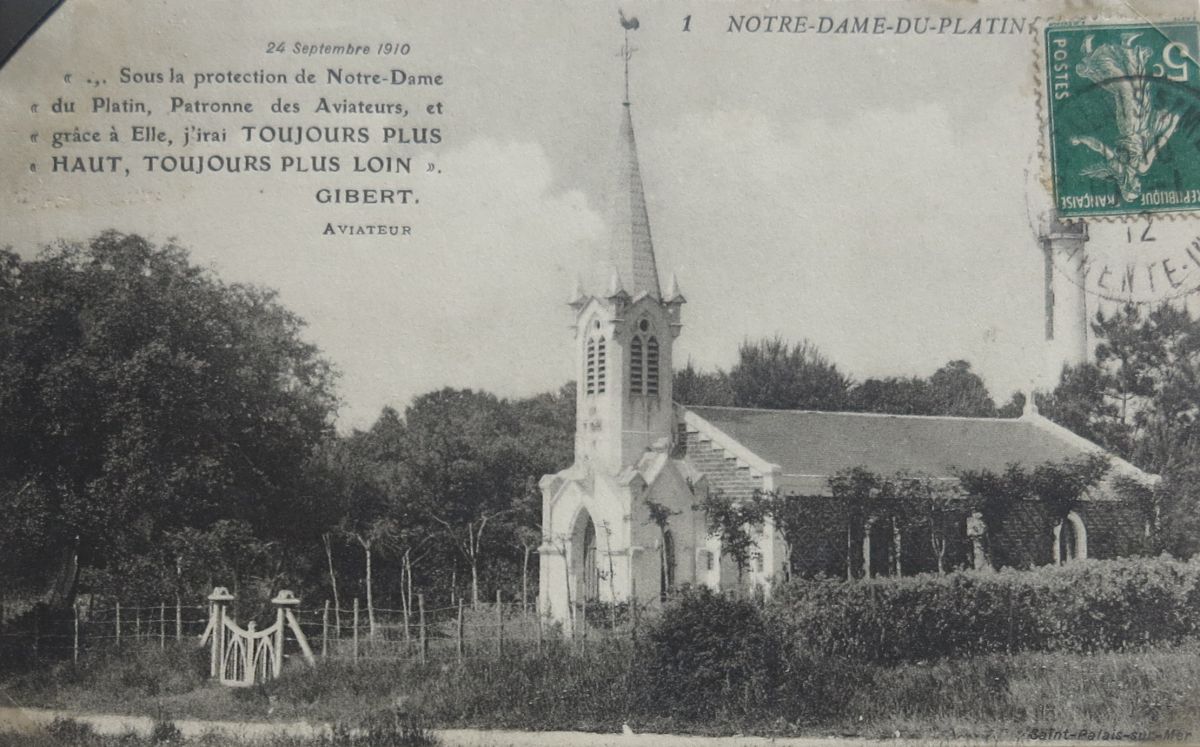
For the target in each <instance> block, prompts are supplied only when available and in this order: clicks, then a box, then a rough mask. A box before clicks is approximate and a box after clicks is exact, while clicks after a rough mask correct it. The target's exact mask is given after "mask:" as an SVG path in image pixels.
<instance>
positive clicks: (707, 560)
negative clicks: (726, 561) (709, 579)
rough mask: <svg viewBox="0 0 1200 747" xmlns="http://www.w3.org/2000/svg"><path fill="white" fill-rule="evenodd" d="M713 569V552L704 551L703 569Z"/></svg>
mask: <svg viewBox="0 0 1200 747" xmlns="http://www.w3.org/2000/svg"><path fill="white" fill-rule="evenodd" d="M712 569H713V554H712V551H711V550H705V551H704V570H706V571H711V570H712Z"/></svg>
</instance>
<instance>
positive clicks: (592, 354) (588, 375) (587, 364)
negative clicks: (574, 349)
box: [584, 337, 596, 394]
mask: <svg viewBox="0 0 1200 747" xmlns="http://www.w3.org/2000/svg"><path fill="white" fill-rule="evenodd" d="M584 370H585V374H584V376H585V379H586V381H587V384H586V386H585V388H584V389H585V391H586V392H587V393H588V394H595V393H596V340H595V338H591V337H589V338H588V341H587V353H586V358H585V360H584Z"/></svg>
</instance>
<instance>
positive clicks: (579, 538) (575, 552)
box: [567, 506, 600, 603]
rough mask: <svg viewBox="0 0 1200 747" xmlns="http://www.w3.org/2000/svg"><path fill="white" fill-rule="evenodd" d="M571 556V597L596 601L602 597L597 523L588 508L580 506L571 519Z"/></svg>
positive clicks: (575, 600) (574, 600) (577, 600)
mask: <svg viewBox="0 0 1200 747" xmlns="http://www.w3.org/2000/svg"><path fill="white" fill-rule="evenodd" d="M570 526H571V535H570V536H571V542H570V548H571V552H570V557H569V558H568V566H567V567H568V574H569V576H570V578H571V599H572V600H573V602H574V603H579V602H581V601H583V600H588V601H596V600H597V599H599V597H600V564H599V562H598V560H599V551H598V549H597V541H596V523H595V522H594V521H593V520H592V515H591V514H590V513H589V512H588V510H587V508H586V507H584V506H580V507H579V510H578V511H576V512H575V518H574V519H572V520H571V524H570Z"/></svg>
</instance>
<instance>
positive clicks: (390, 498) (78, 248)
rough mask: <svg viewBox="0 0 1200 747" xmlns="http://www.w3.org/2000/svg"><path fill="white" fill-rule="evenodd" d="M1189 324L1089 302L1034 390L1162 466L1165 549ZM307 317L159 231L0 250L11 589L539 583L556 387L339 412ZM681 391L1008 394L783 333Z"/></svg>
mask: <svg viewBox="0 0 1200 747" xmlns="http://www.w3.org/2000/svg"><path fill="white" fill-rule="evenodd" d="M1198 329H1200V328H1198V327H1197V325H1196V322H1194V321H1193V320H1191V319H1190V317H1188V316H1187V314H1186V313H1184V312H1182V311H1178V310H1174V309H1171V308H1163V309H1159V310H1155V311H1153V312H1151V313H1146V312H1143V311H1139V310H1138V309H1135V308H1130V309H1125V310H1122V311H1121V312H1120V313H1119V314H1116V315H1114V316H1111V317H1105V316H1100V317H1097V320H1096V324H1095V330H1096V333H1097V337H1098V339H1099V340H1100V341H1101V344H1100V346H1099V348H1098V352H1097V361H1096V363H1095V364H1093V365H1090V366H1086V367H1082V368H1080V369H1074V370H1068V371H1066V372H1064V376H1063V380H1062V383H1061V384H1060V386H1059V387H1058V388H1057V389H1056V390H1055V391H1054V392H1052V393H1050V394H1048V395H1045V396H1044V397H1041V398H1040V400H1039V404H1040V405H1041V408H1042V411H1043V412H1044V413H1046V414H1048V415H1050V416H1051V417H1053V418H1055V419H1056V420H1058V421H1059V422H1062V423H1063V424H1065V425H1067V426H1068V427H1070V428H1072V429H1074V430H1076V431H1077V432H1079V433H1081V434H1082V435H1085V436H1087V437H1089V438H1093V439H1095V440H1097V441H1099V442H1100V443H1102V444H1104V445H1106V446H1108V447H1109V448H1111V449H1113V450H1114V451H1115V452H1116V453H1118V454H1120V455H1122V456H1126V457H1127V458H1129V459H1131V460H1132V461H1134V462H1135V463H1137V464H1138V465H1139V466H1142V467H1145V468H1147V469H1149V470H1150V471H1153V472H1161V473H1163V474H1164V475H1166V476H1167V480H1166V486H1167V489H1165V490H1163V491H1160V492H1159V493H1154V494H1153V495H1146V496H1142V498H1143V499H1144V502H1145V503H1146V504H1147V505H1150V506H1153V507H1154V510H1155V511H1157V512H1159V513H1161V514H1162V516H1163V524H1164V525H1166V524H1168V523H1169V524H1170V525H1171V526H1173V527H1175V530H1174V531H1173V533H1171V534H1164V535H1163V538H1162V541H1161V546H1162V549H1167V550H1170V551H1172V552H1175V553H1176V554H1179V555H1189V554H1191V553H1192V552H1193V551H1194V543H1195V540H1194V537H1195V535H1196V532H1195V531H1194V529H1195V528H1196V521H1197V519H1196V517H1197V516H1200V511H1197V510H1196V506H1197V500H1198V499H1200V479H1197V477H1196V476H1195V472H1196V467H1194V466H1193V465H1196V464H1200V459H1197V456H1200V455H1197V454H1196V449H1197V448H1198V447H1197V444H1198V443H1200V440H1198V439H1197V435H1200V433H1198V432H1197V428H1200V426H1197V425H1196V422H1195V420H1196V413H1197V404H1198V403H1200V383H1197V382H1200V376H1198V375H1196V373H1197V370H1198V369H1197V364H1200V357H1198V356H1200V352H1198V351H1200V335H1198V334H1197V330H1198ZM302 332H303V322H302V321H301V320H300V319H298V318H297V317H296V316H295V315H293V314H292V313H291V312H289V311H288V310H287V309H286V308H284V307H283V306H282V305H281V304H280V303H279V302H278V300H277V299H276V297H275V294H274V293H273V292H271V291H269V290H264V289H261V288H256V287H252V286H247V285H242V284H236V283H235V284H230V283H225V282H223V281H221V280H220V279H219V278H217V277H216V276H215V275H214V274H213V273H212V272H210V271H207V270H204V269H202V268H199V267H197V266H195V265H193V264H192V263H191V262H190V260H189V258H188V255H187V252H186V251H185V250H184V249H182V248H180V247H178V246H176V245H174V244H167V245H164V246H154V245H152V244H150V243H149V242H147V241H145V240H144V239H142V238H139V237H137V236H129V235H123V234H118V233H114V232H109V233H105V234H103V235H101V236H99V237H97V238H95V239H94V240H92V241H91V242H89V243H87V244H84V245H66V244H63V245H57V246H52V247H48V248H46V249H45V250H44V251H43V252H42V253H41V254H40V255H38V256H36V257H34V258H30V259H23V258H22V257H20V256H19V255H17V254H16V253H15V252H12V251H2V252H0V507H2V508H3V510H4V513H5V516H6V521H5V522H3V523H2V524H0V567H2V568H3V579H2V581H3V590H4V594H5V595H7V596H9V597H14V596H21V597H25V598H30V597H38V598H43V599H47V600H48V601H52V602H56V603H63V602H66V601H69V600H70V599H71V598H72V597H73V596H74V595H76V594H77V593H80V592H86V593H96V594H109V595H117V596H121V597H122V598H123V599H129V600H136V599H139V598H140V599H144V600H148V601H161V600H170V599H172V597H174V596H176V595H179V596H181V597H185V598H187V599H190V600H194V599H195V598H196V596H197V595H199V594H200V593H201V592H202V591H203V590H205V589H207V588H208V587H210V586H211V585H213V584H221V585H226V586H231V587H234V590H235V592H237V593H239V595H241V596H244V597H247V598H248V597H251V596H253V597H256V598H264V599H265V598H266V593H267V592H268V591H270V590H274V589H278V588H280V587H284V586H287V587H291V588H293V589H296V590H297V591H298V592H299V593H301V594H302V595H304V596H308V597H312V596H314V595H316V596H317V598H318V599H319V598H329V599H337V600H340V601H341V602H342V603H343V605H344V604H345V603H346V602H347V600H348V599H349V598H350V597H357V598H360V599H362V600H363V601H367V600H368V599H369V600H370V602H371V605H370V606H372V607H373V606H387V607H392V608H401V607H407V606H409V605H411V604H412V601H413V594H414V593H415V592H416V591H425V592H427V593H430V594H434V595H435V596H436V595H440V597H441V598H443V599H444V598H446V597H448V596H449V595H450V594H451V593H452V590H453V593H455V594H460V595H463V596H465V597H466V598H467V599H468V600H471V599H474V598H476V597H487V598H491V597H492V596H493V595H494V594H495V592H496V591H497V590H501V591H503V592H504V593H505V595H506V597H507V598H509V599H514V598H517V599H519V598H522V597H525V598H527V599H532V598H533V594H534V593H535V589H534V587H535V581H534V580H533V578H534V577H535V576H536V573H534V571H535V569H536V549H537V546H538V544H539V543H540V535H541V532H540V528H539V521H540V516H541V505H540V495H539V492H538V488H537V481H538V479H539V477H540V476H541V475H543V474H546V473H548V472H553V471H555V470H558V469H561V468H562V467H564V466H566V465H567V464H569V463H570V461H571V456H572V438H573V436H572V434H573V431H574V392H573V386H572V385H567V386H564V387H563V388H562V389H560V390H559V391H556V392H550V393H545V394H541V395H537V396H533V397H528V398H524V399H503V398H498V397H496V396H494V395H491V394H489V393H486V392H481V391H471V390H459V389H444V390H440V391H435V392H430V393H427V394H424V395H421V396H419V397H417V398H415V399H414V400H413V401H412V402H411V403H410V404H409V405H408V406H407V407H406V408H405V409H404V411H403V412H401V411H398V410H395V409H392V408H385V409H384V410H383V411H382V412H381V413H380V415H379V417H378V418H377V419H376V421H375V422H374V423H373V424H372V425H371V426H370V427H369V428H367V429H366V430H363V431H356V432H353V433H349V434H338V433H337V432H336V430H335V428H334V421H335V416H336V409H337V404H338V403H337V398H336V394H335V384H336V374H335V372H334V370H333V368H332V366H331V365H330V364H329V362H328V361H327V360H326V359H325V358H324V357H323V356H322V355H321V353H320V351H319V350H317V349H316V348H315V347H313V346H312V345H311V344H308V343H306V342H305V341H304V340H303V336H302ZM675 394H676V399H677V400H679V401H680V402H682V403H685V404H728V405H737V406H748V407H774V408H807V409H846V410H858V411H871V412H897V413H914V414H946V415H971V416H1013V415H1016V414H1018V413H1019V412H1020V409H1021V406H1022V405H1023V398H1022V397H1020V396H1014V398H1013V399H1012V400H1011V401H1010V402H1008V403H1007V404H1005V405H1004V406H1002V407H997V406H996V404H995V402H994V400H993V399H992V398H991V396H990V394H989V393H988V391H987V389H986V387H985V386H984V384H983V382H982V380H981V379H980V378H979V377H978V376H977V375H976V374H975V373H973V372H972V371H971V368H970V365H969V364H968V363H966V362H965V361H951V362H950V363H948V364H946V365H945V366H943V367H942V368H941V369H939V370H938V371H936V372H934V373H933V374H932V375H930V376H929V377H927V378H920V377H889V378H879V379H874V378H869V379H866V380H863V381H861V382H855V381H853V380H852V379H851V378H850V377H849V376H847V375H846V374H845V373H843V372H842V371H840V370H839V369H838V368H837V366H836V365H835V364H833V363H831V362H829V361H828V360H827V359H826V358H825V357H824V356H823V355H822V354H821V353H820V351H819V350H817V349H816V348H815V347H814V346H813V345H812V344H810V343H807V342H802V343H800V344H798V345H791V344H788V343H787V342H785V341H783V340H780V339H778V338H776V339H768V340H763V341H760V342H756V343H751V342H747V343H745V344H743V345H742V346H741V349H740V351H739V358H738V361H737V363H736V364H735V365H734V366H733V367H731V368H730V369H729V371H727V372H725V371H716V372H701V371H697V370H696V369H695V368H694V367H692V366H691V365H690V364H689V365H688V366H687V367H685V368H684V369H682V370H680V371H678V372H677V373H676V376H675ZM1131 489H1132V488H1131ZM781 511H782V509H781ZM776 518H777V520H778V521H781V522H782V521H784V520H785V519H786V517H784V516H783V515H782V514H781V515H780V516H778V517H776ZM1168 519H1170V520H1171V521H1168Z"/></svg>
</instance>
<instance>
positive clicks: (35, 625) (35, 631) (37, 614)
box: [33, 607, 42, 661]
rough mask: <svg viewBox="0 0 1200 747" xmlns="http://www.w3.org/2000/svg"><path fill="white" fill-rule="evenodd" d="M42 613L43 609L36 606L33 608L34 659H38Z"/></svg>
mask: <svg viewBox="0 0 1200 747" xmlns="http://www.w3.org/2000/svg"><path fill="white" fill-rule="evenodd" d="M41 615H42V613H41V611H40V610H39V609H38V608H37V607H34V608H33V660H34V661H37V660H38V618H39V617H41Z"/></svg>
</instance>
